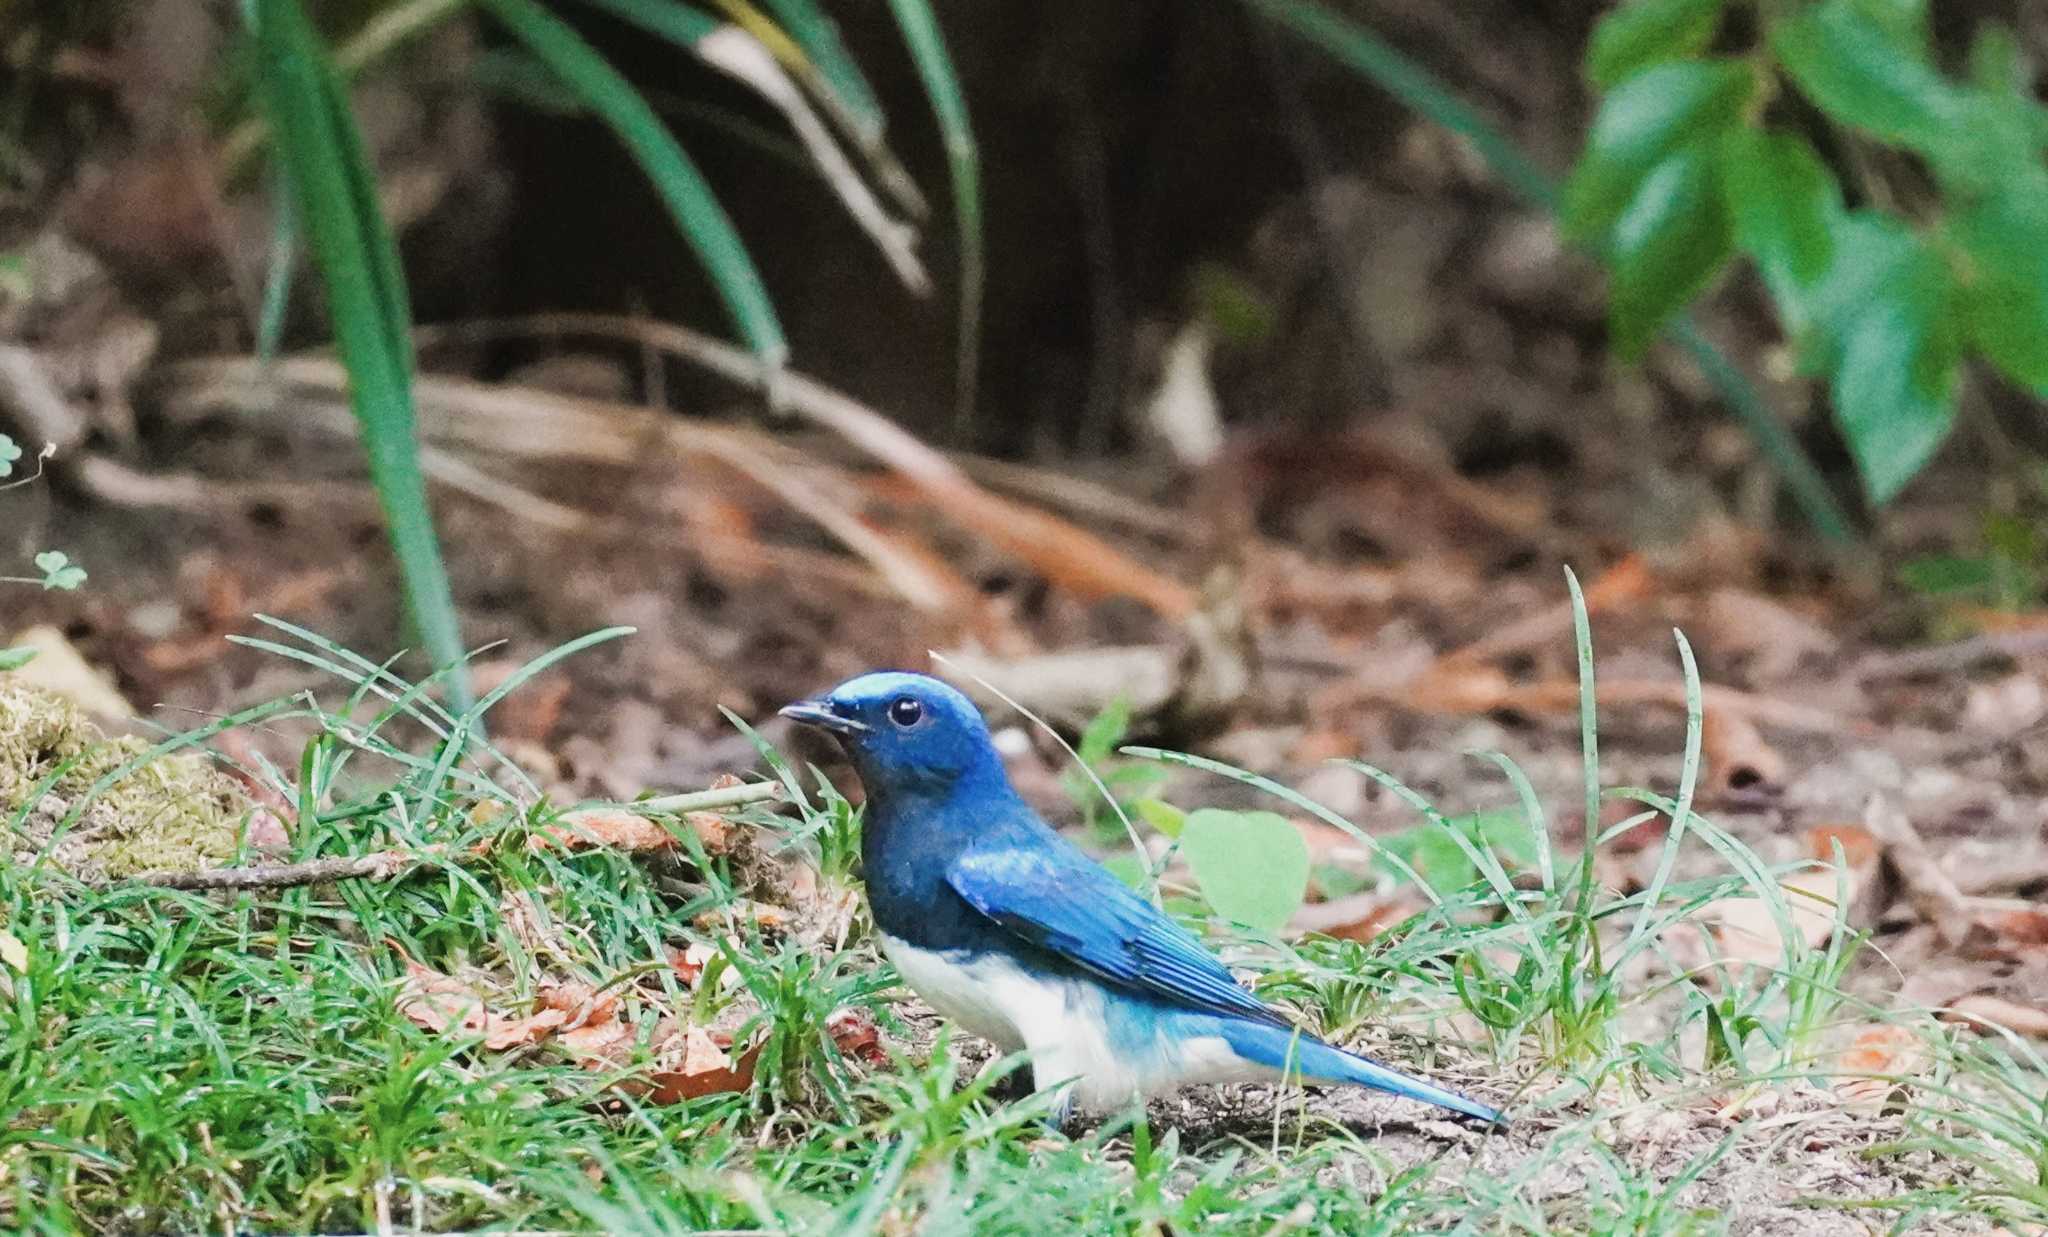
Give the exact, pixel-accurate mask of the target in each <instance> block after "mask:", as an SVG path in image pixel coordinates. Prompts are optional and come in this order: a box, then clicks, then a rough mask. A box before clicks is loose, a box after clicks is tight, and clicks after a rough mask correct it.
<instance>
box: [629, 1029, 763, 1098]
mask: <svg viewBox="0 0 2048 1237" xmlns="http://www.w3.org/2000/svg"><path fill="white" fill-rule="evenodd" d="M681 1038H682V1044H681V1045H680V1047H679V1048H671V1049H670V1050H669V1051H668V1052H667V1053H665V1054H664V1057H665V1060H664V1061H663V1062H662V1063H660V1064H657V1066H656V1067H655V1068H654V1069H652V1070H649V1071H648V1073H647V1076H646V1081H647V1084H648V1086H649V1087H650V1088H651V1089H650V1091H649V1092H648V1096H647V1098H648V1099H649V1100H651V1101H652V1102H654V1103H656V1104H674V1103H678V1102H680V1101H682V1100H693V1099H697V1098H699V1097H701V1096H706V1095H719V1094H723V1093H724V1092H727V1091H744V1090H746V1089H747V1088H748V1087H750V1086H752V1085H753V1083H754V1062H755V1059H756V1058H757V1057H758V1056H759V1055H760V1050H759V1049H758V1048H754V1049H749V1050H748V1051H746V1052H744V1053H741V1054H740V1057H739V1059H738V1060H737V1061H735V1060H734V1059H733V1058H732V1056H731V1055H729V1054H728V1053H727V1052H726V1048H727V1047H729V1046H730V1045H731V1042H732V1041H731V1039H730V1037H728V1036H726V1035H724V1034H723V1033H722V1032H715V1031H707V1030H705V1029H704V1028H703V1027H697V1026H692V1027H686V1028H684V1030H683V1033H682V1036H681ZM721 1039H722V1040H724V1041H725V1042H724V1043H720V1042H719V1041H720V1040H721Z"/></svg>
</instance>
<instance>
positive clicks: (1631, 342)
mask: <svg viewBox="0 0 2048 1237" xmlns="http://www.w3.org/2000/svg"><path fill="white" fill-rule="evenodd" d="M1720 167H1721V161H1720V158H1719V152H1718V150H1717V148H1716V146H1715V145H1713V144H1710V143H1707V142H1699V143H1694V144H1692V145H1688V146H1681V147H1679V148H1678V149H1677V150H1675V151H1673V152H1671V154H1670V155H1669V156H1667V157H1666V158H1665V159H1664V161H1663V162H1662V163H1659V164H1658V165H1657V166H1656V167H1655V168H1654V169H1652V170H1651V172H1650V174H1649V175H1648V176H1647V177H1645V178H1644V179H1643V183H1642V187H1641V188H1640V189H1638V190H1637V191H1636V196H1635V198H1634V199H1633V200H1632V201H1630V202H1629V204H1628V208H1627V209H1626V210H1624V211H1622V213H1621V217H1620V218H1619V219H1617V220H1615V223H1614V232H1613V240H1612V249H1611V250H1610V251H1609V262H1610V266H1611V268H1612V271H1613V279H1612V283H1611V284H1610V287H1609V291H1608V331H1609V334H1610V336H1611V337H1612V339H1613V341H1614V348H1615V351H1616V352H1617V353H1619V354H1620V355H1621V356H1622V357H1623V358H1624V359H1627V360H1634V359H1636V358H1638V357H1640V356H1642V354H1643V350H1644V349H1646V348H1648V347H1649V346H1650V342H1651V341H1652V340H1654V339H1655V338H1656V337H1657V336H1658V334H1659V333H1661V332H1662V331H1663V329H1664V324H1665V322H1666V321H1668V320H1669V319H1670V317H1671V315H1672V314H1674V313H1677V312H1678V311H1679V310H1681V309H1683V308H1685V306H1686V305H1688V304H1690V303H1691V302H1692V299H1693V298H1694V297H1695V296H1697V295H1699V293H1700V291H1701V290H1702V289H1703V288H1705V287H1706V286H1707V284H1708V282H1709V281H1711V280H1712V279H1713V277H1714V276H1715V275H1716V274H1718V273H1719V272H1720V270H1721V268H1722V266H1724V265H1725V264H1726V263H1727V261H1728V258H1729V256H1730V255H1731V254H1733V253H1734V250H1735V240H1734V233H1733V230H1732V229H1731V228H1730V226H1729V223H1728V210H1727V205H1726V203H1725V201H1724V200H1723V198H1722V195H1721V185H1720V179H1719V173H1720Z"/></svg>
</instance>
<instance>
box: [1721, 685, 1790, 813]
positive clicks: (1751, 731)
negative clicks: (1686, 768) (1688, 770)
mask: <svg viewBox="0 0 2048 1237" xmlns="http://www.w3.org/2000/svg"><path fill="white" fill-rule="evenodd" d="M1700 752H1701V754H1702V755H1704V756H1705V757H1706V764H1707V784H1706V789H1707V791H1708V792H1709V796H1710V798H1714V799H1722V798H1726V797H1728V796H1729V795H1731V794H1746V795H1758V794H1767V793H1773V792H1776V791H1779V790H1783V789H1784V787H1785V758H1784V757H1783V756H1780V755H1779V754H1778V750H1777V749H1776V748H1774V747H1772V746H1771V745H1770V743H1769V741H1767V740H1766V739H1765V738H1764V736H1763V732H1762V731H1760V730H1758V729H1757V728H1756V724H1755V723H1754V722H1752V721H1750V720H1749V719H1748V718H1747V717H1744V716H1743V715H1742V714H1741V713H1739V712H1735V711H1732V710H1729V709H1725V708H1718V707H1717V708H1711V709H1707V710H1705V712H1704V714H1703V716H1702V718H1701V724H1700Z"/></svg>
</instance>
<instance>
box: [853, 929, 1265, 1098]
mask: <svg viewBox="0 0 2048 1237" xmlns="http://www.w3.org/2000/svg"><path fill="white" fill-rule="evenodd" d="M881 945H882V953H883V956H885V957H887V958H888V959H889V961H890V962H891V963H893V964H895V967H896V970H897V971H898V972H900V973H901V974H902V976H903V982H904V983H906V984H909V985H910V987H911V989H912V990H913V991H914V992H916V993H917V994H918V995H919V996H921V997H923V998H924V999H925V1000H926V1001H927V1002H929V1003H930V1004H931V1007H932V1008H933V1009H936V1010H938V1011H939V1013H941V1014H943V1015H945V1016H946V1017H947V1018H950V1019H951V1020H953V1021H954V1022H957V1023H959V1024H960V1025H961V1026H962V1027H963V1028H965V1029H966V1030H968V1031H971V1032H973V1033H974V1034H976V1035H979V1036H981V1037H982V1038H983V1039H986V1040H988V1041H989V1042H990V1043H992V1044H994V1045H995V1046H996V1047H997V1048H998V1049H999V1050H1001V1051H1003V1052H1006V1053H1008V1052H1016V1051H1018V1050H1019V1049H1028V1050H1030V1052H1031V1070H1032V1078H1033V1082H1034V1084H1035V1086H1036V1087H1037V1088H1038V1089H1040V1090H1043V1089H1044V1088H1046V1087H1049V1086H1052V1085H1054V1084H1056V1083H1059V1082H1062V1081H1064V1080H1066V1079H1070V1078H1071V1079H1074V1080H1075V1084H1074V1090H1073V1100H1074V1102H1075V1103H1076V1104H1077V1105H1079V1106H1080V1107H1081V1108H1083V1109H1085V1110H1089V1111H1094V1112H1101V1111H1108V1110H1113V1109H1116V1108H1119V1107H1121V1106H1122V1105H1124V1104H1126V1103H1129V1102H1130V1100H1131V1099H1132V1097H1134V1096H1140V1095H1153V1094H1157V1093H1158V1092H1161V1091H1165V1090H1170V1089H1171V1088H1173V1087H1175V1086H1178V1085H1180V1084H1183V1083H1198V1082H1248V1081H1252V1080H1255V1079H1266V1078H1271V1077H1274V1076H1276V1074H1275V1071H1272V1070H1269V1069H1266V1068H1264V1067H1262V1066H1258V1065H1254V1064H1252V1063H1251V1062H1248V1061H1245V1060H1243V1059H1242V1058H1240V1057H1238V1055H1237V1054H1236V1053H1235V1052H1232V1051H1231V1050H1230V1046H1229V1045H1228V1044H1226V1043H1225V1042H1224V1041H1223V1039H1222V1038H1221V1037H1220V1036H1201V1037H1197V1038H1193V1039H1178V1038H1170V1037H1167V1036H1163V1035H1153V1036H1146V1037H1143V1038H1145V1039H1146V1040H1148V1041H1149V1042H1146V1043H1143V1044H1125V1045H1122V1046H1119V1045H1117V1044H1115V1043H1112V1041H1111V1037H1110V1033H1109V1025H1108V1019H1107V1018H1106V1017H1105V1010H1104V998H1103V994H1102V990H1101V989H1100V988H1099V987H1097V986H1096V985H1094V984H1089V983H1081V982H1076V981H1071V980H1061V979H1049V978H1046V977H1043V976H1039V975H1033V974H1030V973H1029V972H1027V971H1025V970H1024V969H1023V968H1021V967H1019V966H1018V965H1017V964H1016V963H1014V962H1011V961H1010V960H1009V959H1007V958H1001V957H994V956H984V957H978V958H974V959H972V960H966V959H963V958H962V957H961V956H960V955H958V954H954V955H951V956H949V955H948V954H946V953H943V952H941V951H938V950H932V949H920V948H919V947H917V946H915V945H912V944H910V943H909V942H907V941H904V940H901V939H899V938H897V937H893V936H890V935H888V934H887V933H882V934H881Z"/></svg>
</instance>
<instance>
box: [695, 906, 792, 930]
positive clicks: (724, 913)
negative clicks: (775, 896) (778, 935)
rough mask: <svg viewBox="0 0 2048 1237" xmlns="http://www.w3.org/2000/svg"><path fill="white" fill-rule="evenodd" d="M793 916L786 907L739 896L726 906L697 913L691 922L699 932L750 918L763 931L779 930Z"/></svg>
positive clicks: (786, 924) (787, 923)
mask: <svg viewBox="0 0 2048 1237" xmlns="http://www.w3.org/2000/svg"><path fill="white" fill-rule="evenodd" d="M795 917H796V916H795V914H794V912H792V911H790V910H789V909H788V908H787V907H781V906H774V905H771V904H770V903H767V902H754V901H751V900H749V899H746V898H739V899H736V900H734V901H733V902H731V903H729V904H728V905H726V906H722V907H718V908H716V909H713V910H708V911H705V912H704V913H702V914H700V915H698V916H697V918H696V919H695V920H693V921H692V924H693V925H694V926H695V927H696V928H697V930H698V931H700V932H711V931H715V930H717V929H718V928H721V927H723V926H725V925H727V924H729V923H731V922H732V921H734V920H752V921H753V923H754V925H755V926H756V927H758V928H760V929H761V930H762V931H763V932H781V931H783V930H785V929H786V928H788V927H789V925H790V922H791V921H792V920H793V919H795Z"/></svg>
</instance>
